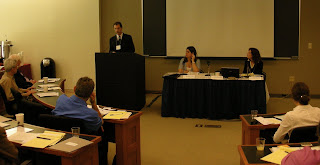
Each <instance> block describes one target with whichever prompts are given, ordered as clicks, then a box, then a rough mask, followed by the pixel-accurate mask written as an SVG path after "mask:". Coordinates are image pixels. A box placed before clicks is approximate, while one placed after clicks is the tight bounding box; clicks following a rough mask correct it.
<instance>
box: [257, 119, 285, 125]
mask: <svg viewBox="0 0 320 165" xmlns="http://www.w3.org/2000/svg"><path fill="white" fill-rule="evenodd" d="M255 119H256V120H257V121H258V122H260V123H261V124H263V125H269V124H280V123H281V121H280V120H278V119H275V118H264V117H255Z"/></svg>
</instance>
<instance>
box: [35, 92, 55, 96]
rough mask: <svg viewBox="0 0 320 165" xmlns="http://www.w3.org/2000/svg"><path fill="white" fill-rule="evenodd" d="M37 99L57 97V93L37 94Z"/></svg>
mask: <svg viewBox="0 0 320 165" xmlns="http://www.w3.org/2000/svg"><path fill="white" fill-rule="evenodd" d="M37 95H38V96H39V97H50V96H59V92H45V93H37Z"/></svg>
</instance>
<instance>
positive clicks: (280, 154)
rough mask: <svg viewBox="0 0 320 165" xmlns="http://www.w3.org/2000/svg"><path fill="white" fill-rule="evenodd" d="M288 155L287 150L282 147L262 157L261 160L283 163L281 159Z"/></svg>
mask: <svg viewBox="0 0 320 165" xmlns="http://www.w3.org/2000/svg"><path fill="white" fill-rule="evenodd" d="M287 155H288V153H286V152H285V151H283V150H281V149H280V150H277V151H275V152H273V153H271V154H269V155H267V156H265V157H263V158H261V160H264V161H267V162H271V163H275V164H281V160H282V159H283V158H284V157H285V156H287Z"/></svg>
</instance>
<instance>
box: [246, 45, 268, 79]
mask: <svg viewBox="0 0 320 165" xmlns="http://www.w3.org/2000/svg"><path fill="white" fill-rule="evenodd" d="M247 58H248V59H247V61H245V63H244V69H243V73H254V74H262V70H263V62H262V60H261V56H260V52H259V50H258V49H256V48H249V50H248V53H247Z"/></svg>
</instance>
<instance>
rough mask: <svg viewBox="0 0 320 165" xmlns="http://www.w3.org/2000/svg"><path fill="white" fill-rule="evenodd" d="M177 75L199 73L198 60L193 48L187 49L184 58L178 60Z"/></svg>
mask: <svg viewBox="0 0 320 165" xmlns="http://www.w3.org/2000/svg"><path fill="white" fill-rule="evenodd" d="M178 71H179V73H188V72H190V71H191V72H200V60H199V59H197V50H196V48H194V47H193V46H189V47H187V50H186V56H185V57H184V58H182V59H181V60H180V63H179V68H178Z"/></svg>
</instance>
